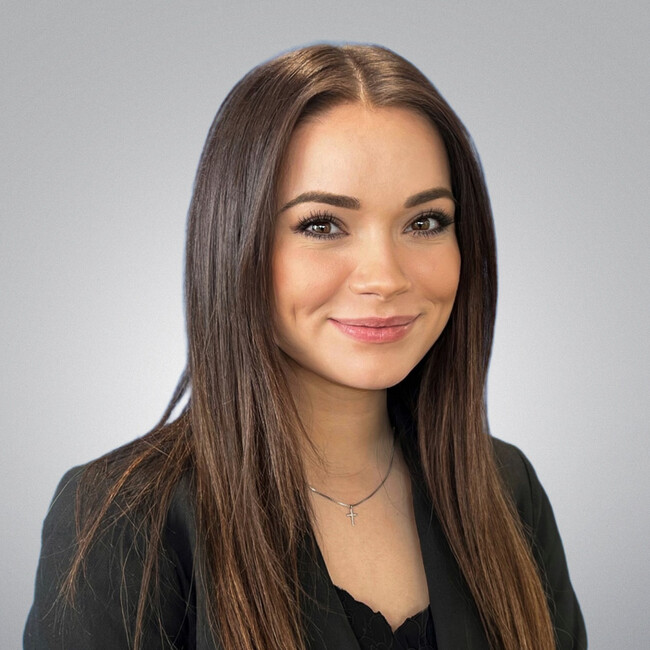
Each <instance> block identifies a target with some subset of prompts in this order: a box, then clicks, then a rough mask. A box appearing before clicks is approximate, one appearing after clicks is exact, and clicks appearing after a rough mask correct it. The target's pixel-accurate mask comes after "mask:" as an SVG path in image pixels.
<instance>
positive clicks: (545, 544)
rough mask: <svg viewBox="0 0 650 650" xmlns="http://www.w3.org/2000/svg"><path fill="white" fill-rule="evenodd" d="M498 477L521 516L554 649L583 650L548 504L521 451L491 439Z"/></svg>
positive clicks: (582, 633) (583, 636) (582, 635)
mask: <svg viewBox="0 0 650 650" xmlns="http://www.w3.org/2000/svg"><path fill="white" fill-rule="evenodd" d="M492 441H493V448H494V455H495V459H496V463H497V467H498V468H499V471H500V473H501V477H502V479H503V482H504V484H505V486H506V489H507V490H508V491H509V493H510V495H511V497H512V499H513V502H514V505H515V506H516V508H517V512H518V513H519V517H520V518H521V521H522V524H523V528H524V532H525V533H526V535H527V537H528V539H529V542H530V545H531V549H532V551H533V556H534V558H535V561H536V562H537V565H538V568H539V572H540V577H541V578H542V583H543V585H544V587H545V591H546V593H547V597H548V599H549V604H550V610H551V617H552V619H553V623H554V626H555V630H556V635H557V642H558V648H559V649H561V650H564V649H567V650H569V649H571V650H576V649H577V650H583V649H585V648H586V647H587V635H586V631H585V625H584V620H583V617H582V613H581V611H580V606H579V604H578V600H577V598H576V595H575V592H574V590H573V586H572V584H571V580H570V577H569V570H568V567H567V562H566V557H565V554H564V548H563V545H562V540H561V538H560V532H559V530H558V527H557V523H556V521H555V516H554V514H553V508H552V507H551V503H550V501H549V499H548V496H547V495H546V492H545V491H544V488H543V487H542V484H541V483H540V481H539V479H538V478H537V474H536V472H535V470H534V468H533V466H532V464H531V463H530V461H529V460H528V458H526V456H525V455H524V454H523V452H522V451H521V450H520V449H518V448H517V447H515V446H514V445H511V444H509V443H506V442H503V441H502V440H498V439H496V438H493V439H492Z"/></svg>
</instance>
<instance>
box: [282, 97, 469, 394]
mask: <svg viewBox="0 0 650 650" xmlns="http://www.w3.org/2000/svg"><path fill="white" fill-rule="evenodd" d="M278 210H279V212H278V216H277V222H276V229H275V237H274V243H273V261H272V276H273V290H274V301H275V323H274V327H275V336H276V340H277V343H278V345H279V347H280V348H281V349H282V350H283V351H284V352H285V354H286V355H287V356H288V358H289V359H290V363H291V365H292V366H293V368H294V370H295V372H296V376H297V377H298V380H299V381H302V382H312V383H316V384H317V383H319V382H322V381H326V382H329V383H332V384H337V385H339V386H346V387H350V388H355V389H362V390H382V389H385V388H388V387H390V386H393V385H395V384H397V383H398V382H399V381H401V380H402V379H404V377H406V375H407V374H408V373H409V372H410V371H411V370H412V369H413V368H414V367H415V365H416V364H417V363H418V362H419V361H420V360H421V359H422V357H423V356H424V355H425V354H426V352H427V351H428V350H429V349H430V348H431V346H432V345H433V343H434V342H435V341H436V339H437V338H438V336H439V335H440V333H441V332H442V330H443V328H444V327H445V324H446V323H447V320H448V318H449V314H450V313H451V309H452V306H453V303H454V298H455V296H456V289H457V287H458V279H459V273H460V263H461V262H460V253H459V250H458V243H457V241H456V235H455V230H454V200H453V197H452V194H451V181H450V173H449V163H448V160H447V154H446V151H445V147H444V145H443V143H442V140H441V138H440V136H439V135H438V133H437V132H436V130H435V129H434V128H433V127H432V126H431V124H430V123H429V122H428V121H427V120H426V118H424V117H423V116H421V115H419V114H418V113H415V112H412V111H410V110H407V109H403V108H379V109H369V108H366V107H364V106H362V105H360V104H344V105H339V106H336V107H334V108H332V109H330V110H328V111H327V112H324V113H320V114H318V115H317V116H315V117H313V118H310V119H308V120H306V121H305V122H303V123H302V124H301V125H300V126H299V127H298V128H297V129H296V131H295V132H294V134H293V136H292V140H291V142H290V145H289V148H288V152H287V154H286V159H285V160H284V164H283V173H282V176H281V180H280V183H279V186H278Z"/></svg>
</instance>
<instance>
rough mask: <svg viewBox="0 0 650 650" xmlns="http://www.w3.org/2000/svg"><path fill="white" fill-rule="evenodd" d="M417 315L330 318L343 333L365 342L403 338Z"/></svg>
mask: <svg viewBox="0 0 650 650" xmlns="http://www.w3.org/2000/svg"><path fill="white" fill-rule="evenodd" d="M416 318H417V316H393V317H392V318H353V319H348V318H346V319H343V318H341V319H336V318H332V319H330V320H331V322H332V323H333V324H334V325H335V326H336V327H337V328H338V329H339V330H340V331H341V332H343V334H345V335H347V336H349V337H350V338H353V339H356V340H357V341H363V342H365V343H393V342H395V341H399V340H400V339H402V338H404V337H405V336H406V335H407V334H408V332H409V330H410V329H411V326H412V325H413V323H414V322H415V320H416Z"/></svg>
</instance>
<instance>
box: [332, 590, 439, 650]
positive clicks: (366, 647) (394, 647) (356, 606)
mask: <svg viewBox="0 0 650 650" xmlns="http://www.w3.org/2000/svg"><path fill="white" fill-rule="evenodd" d="M334 588H335V589H336V593H337V594H338V596H339V599H340V601H341V605H343V610H344V611H345V614H346V616H347V617H348V621H349V622H350V626H351V627H352V631H353V632H354V636H356V637H357V640H358V641H359V647H360V649H361V650H437V646H436V636H435V633H434V631H433V616H432V615H431V608H430V607H429V606H428V605H427V607H426V608H425V609H423V610H422V611H421V612H418V613H417V614H414V615H413V616H409V618H407V619H406V620H405V621H404V622H403V623H402V624H401V625H400V626H399V627H398V628H397V629H396V630H395V631H394V632H393V630H392V629H391V627H390V625H389V623H388V621H387V620H386V619H385V618H384V616H383V614H382V613H381V612H374V611H373V610H372V609H370V607H368V605H366V604H365V603H362V602H359V601H358V600H355V598H353V597H352V595H351V594H349V593H348V592H347V591H345V589H341V587H337V586H336V585H334Z"/></svg>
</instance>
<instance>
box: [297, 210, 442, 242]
mask: <svg viewBox="0 0 650 650" xmlns="http://www.w3.org/2000/svg"><path fill="white" fill-rule="evenodd" d="M425 219H433V220H434V221H437V222H438V226H437V227H435V228H433V229H431V230H412V231H411V232H412V233H413V234H414V236H416V237H435V236H436V235H439V234H440V233H442V232H444V231H445V230H447V228H448V227H449V226H450V225H451V224H453V223H454V220H453V219H452V217H450V216H449V215H448V214H446V213H445V212H442V211H441V210H426V211H425V212H422V213H421V214H419V215H417V217H415V218H414V219H413V220H412V221H411V222H410V223H409V226H412V225H413V224H414V223H415V222H416V221H423V220H425ZM323 222H325V223H331V224H333V225H335V226H336V227H337V228H340V229H341V230H343V225H342V224H341V222H340V221H339V220H338V219H337V218H336V217H335V216H334V215H333V214H330V213H329V212H322V211H316V212H310V214H309V216H306V217H302V218H301V219H300V221H299V222H298V224H297V225H296V226H295V228H294V231H295V232H298V233H300V234H303V235H305V236H306V237H314V238H315V239H330V240H331V239H338V238H339V237H341V236H343V235H344V234H345V232H338V233H328V234H322V233H317V232H313V231H312V230H309V228H310V226H313V225H314V224H316V223H323Z"/></svg>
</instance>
